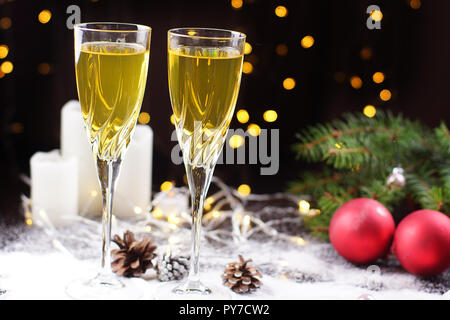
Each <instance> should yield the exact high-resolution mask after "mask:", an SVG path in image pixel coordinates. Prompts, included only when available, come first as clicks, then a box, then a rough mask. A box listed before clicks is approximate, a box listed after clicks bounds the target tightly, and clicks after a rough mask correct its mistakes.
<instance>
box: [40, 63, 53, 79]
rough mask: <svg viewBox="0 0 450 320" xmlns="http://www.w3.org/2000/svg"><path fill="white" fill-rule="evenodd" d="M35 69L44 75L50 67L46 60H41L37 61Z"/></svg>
mask: <svg viewBox="0 0 450 320" xmlns="http://www.w3.org/2000/svg"><path fill="white" fill-rule="evenodd" d="M37 69H38V72H39V73H40V74H42V75H43V76H45V75H47V74H49V73H50V70H51V67H50V65H49V64H48V63H47V62H42V63H39V65H38V67H37Z"/></svg>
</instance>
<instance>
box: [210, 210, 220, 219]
mask: <svg viewBox="0 0 450 320" xmlns="http://www.w3.org/2000/svg"><path fill="white" fill-rule="evenodd" d="M211 215H212V217H213V218H216V219H217V218H218V217H220V212H219V211H217V210H214V211H213V212H212V213H211Z"/></svg>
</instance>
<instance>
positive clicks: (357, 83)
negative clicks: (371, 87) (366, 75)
mask: <svg viewBox="0 0 450 320" xmlns="http://www.w3.org/2000/svg"><path fill="white" fill-rule="evenodd" d="M350 85H351V86H352V87H353V88H355V89H359V88H361V87H362V85H363V82H362V80H361V78H360V77H358V76H352V77H351V78H350Z"/></svg>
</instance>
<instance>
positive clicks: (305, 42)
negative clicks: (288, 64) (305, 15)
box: [300, 36, 314, 49]
mask: <svg viewBox="0 0 450 320" xmlns="http://www.w3.org/2000/svg"><path fill="white" fill-rule="evenodd" d="M300 44H301V45H302V47H303V48H305V49H308V48H311V47H312V46H313V45H314V37H313V36H304V37H303V38H302V40H301V41H300Z"/></svg>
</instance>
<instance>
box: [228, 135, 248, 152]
mask: <svg viewBox="0 0 450 320" xmlns="http://www.w3.org/2000/svg"><path fill="white" fill-rule="evenodd" d="M244 142H245V140H244V138H243V137H242V136H240V135H238V134H234V135H232V136H231V137H230V140H229V141H228V143H229V145H230V147H232V148H233V149H237V148H239V147H240V146H242V145H243V144H244Z"/></svg>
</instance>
